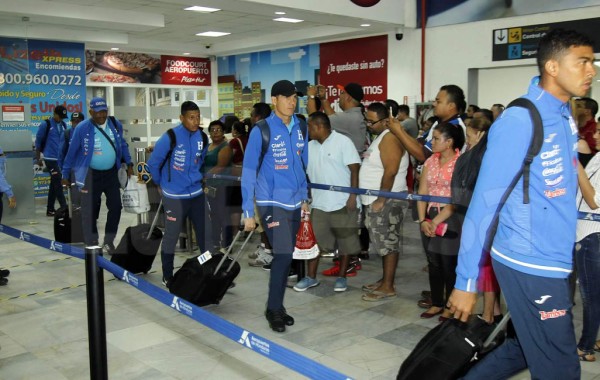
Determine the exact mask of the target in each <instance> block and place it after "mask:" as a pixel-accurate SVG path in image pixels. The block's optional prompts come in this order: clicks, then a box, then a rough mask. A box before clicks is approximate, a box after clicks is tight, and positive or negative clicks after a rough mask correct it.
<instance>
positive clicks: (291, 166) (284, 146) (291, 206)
mask: <svg viewBox="0 0 600 380" xmlns="http://www.w3.org/2000/svg"><path fill="white" fill-rule="evenodd" d="M271 102H272V103H273V106H274V108H275V109H274V112H272V113H271V115H270V116H269V117H267V118H266V119H265V121H266V123H267V125H268V127H269V130H270V140H269V145H268V147H267V150H266V152H265V155H264V157H263V159H262V165H260V167H259V163H260V157H261V156H262V133H261V129H260V128H253V129H252V132H250V137H249V139H248V145H247V146H246V153H245V154H244V164H243V168H242V198H243V202H242V211H243V212H244V226H245V230H246V231H251V230H254V228H255V227H256V222H255V221H254V203H253V201H254V199H255V198H256V205H257V207H258V211H259V214H260V217H261V221H262V225H263V227H264V229H265V231H266V233H267V237H268V238H269V242H270V243H271V246H272V247H273V261H272V262H271V278H270V280H269V299H268V301H267V310H266V312H265V316H266V317H267V320H268V321H269V326H270V327H271V328H272V329H273V330H274V331H277V332H284V331H285V326H286V325H287V326H291V325H293V324H294V319H293V318H292V317H291V316H289V315H288V314H287V312H286V310H285V308H284V306H283V297H284V294H285V287H286V283H287V277H288V273H289V270H290V264H291V262H292V253H293V252H294V245H295V244H296V233H297V232H298V228H299V226H300V209H301V208H302V210H303V211H308V197H307V194H308V193H307V183H306V165H307V164H308V136H304V135H303V133H302V130H301V128H300V123H301V121H300V119H298V118H297V117H296V116H295V114H294V112H295V109H296V103H297V102H298V96H297V95H296V87H295V86H294V84H293V83H291V82H290V81H287V80H281V81H279V82H276V83H275V84H274V85H273V87H272V88H271ZM306 134H307V133H306Z"/></svg>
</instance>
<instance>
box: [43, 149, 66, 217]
mask: <svg viewBox="0 0 600 380" xmlns="http://www.w3.org/2000/svg"><path fill="white" fill-rule="evenodd" d="M44 163H45V164H46V167H47V168H48V173H49V174H50V188H49V189H48V206H47V210H48V211H54V203H55V201H56V200H58V203H59V204H60V207H65V206H66V205H67V202H66V201H65V193H64V191H63V187H62V173H61V172H60V168H59V167H58V162H56V161H51V160H44Z"/></svg>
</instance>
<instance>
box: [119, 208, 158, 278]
mask: <svg viewBox="0 0 600 380" xmlns="http://www.w3.org/2000/svg"><path fill="white" fill-rule="evenodd" d="M160 206H162V202H161V203H160V204H159V209H160ZM158 215H159V213H156V215H155V216H154V220H153V221H152V224H151V225H150V224H147V223H143V224H140V225H137V226H133V227H127V229H126V230H125V233H124V234H123V237H122V238H121V241H120V242H119V245H118V246H117V247H116V248H115V251H114V252H113V254H112V256H111V258H110V261H111V262H113V263H115V264H117V265H118V266H120V267H121V268H123V269H125V270H127V271H129V272H131V273H148V272H149V271H150V269H151V268H152V263H153V262H154V258H155V257H156V253H157V252H158V248H159V247H160V242H161V240H162V236H163V233H162V231H161V230H160V229H159V228H158V227H156V222H157V220H158Z"/></svg>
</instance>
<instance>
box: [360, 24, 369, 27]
mask: <svg viewBox="0 0 600 380" xmlns="http://www.w3.org/2000/svg"><path fill="white" fill-rule="evenodd" d="M360 26H364V27H367V26H371V24H360Z"/></svg>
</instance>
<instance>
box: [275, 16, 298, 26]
mask: <svg viewBox="0 0 600 380" xmlns="http://www.w3.org/2000/svg"><path fill="white" fill-rule="evenodd" d="M273 21H281V22H291V23H294V24H295V23H297V22H302V21H304V20H298V19H297V18H287V17H279V18H274V19H273Z"/></svg>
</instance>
